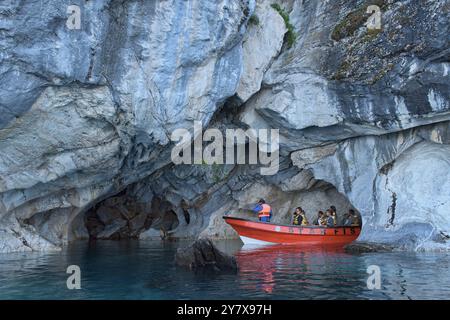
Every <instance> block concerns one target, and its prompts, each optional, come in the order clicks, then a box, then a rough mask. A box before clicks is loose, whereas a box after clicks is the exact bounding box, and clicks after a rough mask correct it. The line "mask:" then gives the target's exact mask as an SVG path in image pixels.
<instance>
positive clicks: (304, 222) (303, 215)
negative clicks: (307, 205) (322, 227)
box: [300, 208, 309, 226]
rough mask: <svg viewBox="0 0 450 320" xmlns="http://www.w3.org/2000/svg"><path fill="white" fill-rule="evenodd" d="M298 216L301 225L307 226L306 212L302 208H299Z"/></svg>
mask: <svg viewBox="0 0 450 320" xmlns="http://www.w3.org/2000/svg"><path fill="white" fill-rule="evenodd" d="M300 216H301V217H302V221H301V225H302V226H308V225H309V222H308V218H307V217H306V212H305V210H303V209H302V208H300Z"/></svg>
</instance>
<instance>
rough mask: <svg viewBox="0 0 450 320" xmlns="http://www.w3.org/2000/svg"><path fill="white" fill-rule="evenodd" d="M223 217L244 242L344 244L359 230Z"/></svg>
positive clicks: (359, 230)
mask: <svg viewBox="0 0 450 320" xmlns="http://www.w3.org/2000/svg"><path fill="white" fill-rule="evenodd" d="M223 219H224V220H225V222H227V223H228V224H229V225H230V226H231V227H232V228H233V229H234V230H236V232H237V233H238V234H239V236H240V238H241V240H242V241H243V242H244V244H254V245H269V244H301V245H305V246H311V245H333V246H344V245H346V244H349V243H351V242H352V241H354V240H356V239H357V238H358V236H359V234H360V232H361V228H360V227H359V226H348V227H332V228H327V227H319V226H288V225H277V224H272V223H267V222H259V221H250V220H246V219H241V218H235V217H228V216H224V217H223Z"/></svg>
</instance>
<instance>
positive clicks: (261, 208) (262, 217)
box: [253, 199, 272, 222]
mask: <svg viewBox="0 0 450 320" xmlns="http://www.w3.org/2000/svg"><path fill="white" fill-rule="evenodd" d="M253 212H255V213H257V214H258V218H259V221H262V222H270V218H272V208H271V207H270V206H269V205H268V204H267V203H266V201H264V199H261V200H259V201H258V204H257V205H256V206H255V207H254V208H253Z"/></svg>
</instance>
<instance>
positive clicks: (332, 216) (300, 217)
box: [292, 206, 360, 227]
mask: <svg viewBox="0 0 450 320" xmlns="http://www.w3.org/2000/svg"><path fill="white" fill-rule="evenodd" d="M292 224H293V225H296V226H309V225H310V223H309V221H308V218H307V217H306V212H305V210H303V209H302V208H301V207H297V208H296V209H295V212H294V214H293V218H292ZM313 225H316V226H321V227H335V226H338V225H343V226H359V225H360V220H359V216H358V215H357V214H356V212H355V210H353V209H350V210H349V211H348V213H346V214H345V215H344V217H343V220H342V224H339V223H338V215H337V213H336V207H335V206H331V207H330V208H329V209H327V210H326V211H325V213H324V212H323V211H319V212H318V214H317V217H316V218H315V219H314V221H313Z"/></svg>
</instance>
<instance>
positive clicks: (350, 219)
mask: <svg viewBox="0 0 450 320" xmlns="http://www.w3.org/2000/svg"><path fill="white" fill-rule="evenodd" d="M354 212H355V211H354V210H352V209H350V210H349V211H348V213H347V214H346V215H345V216H344V222H343V225H344V226H347V227H348V226H351V225H352V224H353V213H354Z"/></svg>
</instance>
